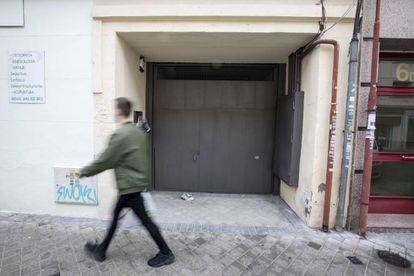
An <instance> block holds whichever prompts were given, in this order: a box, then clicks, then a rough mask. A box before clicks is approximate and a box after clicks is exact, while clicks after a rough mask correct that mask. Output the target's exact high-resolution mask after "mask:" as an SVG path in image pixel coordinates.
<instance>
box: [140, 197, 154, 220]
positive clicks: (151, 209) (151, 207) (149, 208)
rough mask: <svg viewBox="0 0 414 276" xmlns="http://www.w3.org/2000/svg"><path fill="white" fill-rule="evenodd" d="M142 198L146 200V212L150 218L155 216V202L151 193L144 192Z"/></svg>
mask: <svg viewBox="0 0 414 276" xmlns="http://www.w3.org/2000/svg"><path fill="white" fill-rule="evenodd" d="M141 195H142V198H143V199H144V207H145V211H146V212H147V214H148V216H150V217H151V216H153V215H154V214H155V211H156V208H155V202H154V200H153V199H152V196H151V194H150V192H142V193H141Z"/></svg>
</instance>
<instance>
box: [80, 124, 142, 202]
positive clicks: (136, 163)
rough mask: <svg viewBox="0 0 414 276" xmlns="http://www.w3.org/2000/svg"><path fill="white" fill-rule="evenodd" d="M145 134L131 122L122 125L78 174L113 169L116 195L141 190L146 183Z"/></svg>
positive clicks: (90, 174) (92, 173) (96, 172)
mask: <svg viewBox="0 0 414 276" xmlns="http://www.w3.org/2000/svg"><path fill="white" fill-rule="evenodd" d="M146 140H147V133H146V132H145V131H144V130H143V129H141V128H139V127H137V126H135V125H134V124H132V123H131V122H128V123H125V124H123V125H122V126H121V127H120V128H119V129H118V130H116V131H115V133H114V134H112V136H111V139H110V141H109V143H108V146H107V148H106V149H105V151H104V152H103V153H102V154H101V155H100V156H99V158H98V159H96V160H95V161H93V162H92V163H91V164H90V165H88V166H86V167H84V168H82V169H81V170H80V175H81V176H93V175H96V174H98V173H100V172H103V171H105V170H109V169H115V177H116V184H117V188H118V190H119V194H121V195H124V194H131V193H136V192H142V191H144V190H145V189H146V187H147V186H148V163H147V148H146Z"/></svg>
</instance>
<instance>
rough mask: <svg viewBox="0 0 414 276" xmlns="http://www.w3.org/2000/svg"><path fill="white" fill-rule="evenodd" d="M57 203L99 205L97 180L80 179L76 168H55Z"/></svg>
mask: <svg viewBox="0 0 414 276" xmlns="http://www.w3.org/2000/svg"><path fill="white" fill-rule="evenodd" d="M54 180H55V181H54V185H55V201H56V202H59V203H77V204H91V205H98V191H97V187H96V181H95V178H89V177H84V178H79V174H78V169H76V168H61V167H55V168H54Z"/></svg>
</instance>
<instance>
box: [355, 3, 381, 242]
mask: <svg viewBox="0 0 414 276" xmlns="http://www.w3.org/2000/svg"><path fill="white" fill-rule="evenodd" d="M380 9H381V0H377V4H376V8H375V23H374V39H373V42H372V63H371V89H370V90H369V97H368V108H367V113H368V120H367V129H366V135H365V152H364V153H365V154H364V178H363V182H362V191H361V205H360V213H359V235H361V236H363V237H365V234H366V231H367V216H368V204H369V195H370V190H371V173H372V151H373V147H374V139H375V117H376V112H377V81H378V59H379V32H380Z"/></svg>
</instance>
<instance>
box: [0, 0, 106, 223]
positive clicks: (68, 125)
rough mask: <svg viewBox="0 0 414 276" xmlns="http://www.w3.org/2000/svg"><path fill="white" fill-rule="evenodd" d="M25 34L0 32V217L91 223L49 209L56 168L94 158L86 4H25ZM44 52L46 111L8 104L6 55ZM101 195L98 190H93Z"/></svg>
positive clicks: (63, 208)
mask: <svg viewBox="0 0 414 276" xmlns="http://www.w3.org/2000/svg"><path fill="white" fill-rule="evenodd" d="M24 8H25V26H24V27H21V28H20V27H17V28H16V27H15V28H7V27H0V211H16V212H28V213H47V214H58V215H68V216H96V214H97V213H98V209H99V207H92V206H78V205H62V204H57V203H55V202H54V186H53V167H54V166H82V165H84V164H85V163H86V162H88V161H89V160H91V159H92V158H93V152H94V148H93V94H92V88H91V85H92V83H91V33H92V32H91V24H92V19H91V8H92V1H89V0H60V1H53V0H42V1H40V0H25V7H24ZM18 50H40V51H45V79H46V82H45V87H46V104H10V103H9V99H8V65H7V52H8V51H18ZM98 193H99V189H98Z"/></svg>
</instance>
